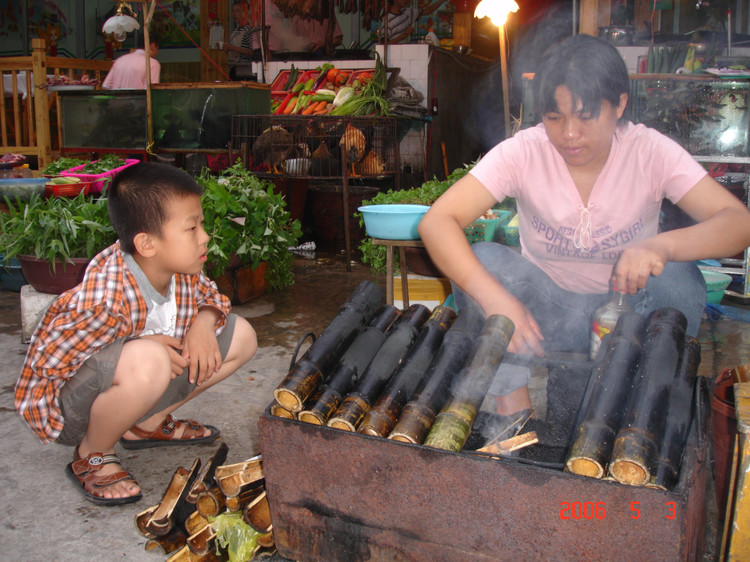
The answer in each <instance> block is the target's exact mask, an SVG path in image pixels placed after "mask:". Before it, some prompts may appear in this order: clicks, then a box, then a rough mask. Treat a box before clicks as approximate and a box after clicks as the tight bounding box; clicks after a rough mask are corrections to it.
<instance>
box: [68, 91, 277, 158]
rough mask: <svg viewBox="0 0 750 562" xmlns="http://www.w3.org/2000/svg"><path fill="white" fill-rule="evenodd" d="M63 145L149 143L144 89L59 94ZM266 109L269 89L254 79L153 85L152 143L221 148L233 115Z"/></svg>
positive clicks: (160, 146)
mask: <svg viewBox="0 0 750 562" xmlns="http://www.w3.org/2000/svg"><path fill="white" fill-rule="evenodd" d="M60 100H61V110H60V113H61V123H62V143H61V144H62V147H63V148H65V149H71V148H82V149H93V148H95V149H133V150H143V149H144V148H145V147H146V145H147V144H148V127H147V122H146V113H147V111H146V91H145V90H110V91H107V90H90V91H82V92H66V93H65V94H63V95H61V97H60ZM270 112H271V90H270V86H269V85H267V84H258V83H255V82H215V83H214V82H210V83H174V84H171V83H170V84H154V85H153V86H152V89H151V122H152V131H153V132H152V134H153V140H154V146H155V148H156V149H161V150H165V151H169V150H201V149H205V150H217V149H218V150H221V149H226V148H227V145H228V143H229V141H230V137H231V128H232V116H233V115H249V114H261V115H268V114H269V113H270Z"/></svg>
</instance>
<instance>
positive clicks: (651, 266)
mask: <svg viewBox="0 0 750 562" xmlns="http://www.w3.org/2000/svg"><path fill="white" fill-rule="evenodd" d="M677 205H678V206H679V207H680V208H681V209H682V210H683V211H685V212H686V213H687V214H689V215H690V216H691V217H692V218H694V219H695V220H696V221H698V223H697V224H695V225H692V226H688V227H685V228H679V229H676V230H670V231H667V232H662V233H660V234H658V235H656V236H654V237H653V238H650V239H648V240H644V241H643V242H641V243H640V244H636V245H635V246H632V247H631V248H628V249H627V250H625V251H624V252H623V253H622V256H620V259H619V260H618V262H617V265H616V266H615V270H614V273H613V277H614V281H615V286H616V287H617V288H618V290H620V291H627V292H630V293H631V294H635V293H636V292H637V291H638V289H642V288H643V287H645V286H646V282H647V281H648V278H649V276H651V275H660V274H661V273H662V271H663V270H664V264H666V263H667V262H668V261H693V260H699V259H706V258H722V257H726V256H732V255H734V254H736V253H738V252H741V251H742V250H744V249H745V248H746V247H748V246H750V211H748V209H747V207H746V206H745V205H744V204H743V203H742V202H741V201H740V200H739V199H737V198H736V197H735V196H734V195H732V194H731V193H730V192H729V191H727V190H726V189H725V188H724V187H723V186H722V185H721V184H719V183H718V182H717V181H716V180H714V179H713V178H711V177H710V176H705V177H704V178H703V179H702V180H701V181H699V182H698V183H697V184H695V186H694V187H693V188H692V189H691V190H690V191H688V192H687V194H686V195H685V196H684V197H683V198H682V199H680V201H679V202H678V203H677Z"/></svg>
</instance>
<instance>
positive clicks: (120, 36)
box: [102, 2, 141, 42]
mask: <svg viewBox="0 0 750 562" xmlns="http://www.w3.org/2000/svg"><path fill="white" fill-rule="evenodd" d="M140 28H141V26H140V25H139V24H138V21H137V20H136V19H135V14H134V13H133V10H132V9H131V7H130V5H129V4H128V3H127V2H118V5H117V12H115V15H114V16H112V17H111V18H109V19H108V20H107V21H105V22H104V25H103V26H102V33H104V34H105V35H112V37H113V38H114V39H115V40H116V41H120V42H122V41H123V40H124V39H125V37H126V36H127V34H128V33H130V32H131V31H135V30H136V29H140Z"/></svg>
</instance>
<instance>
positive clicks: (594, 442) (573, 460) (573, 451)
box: [565, 312, 647, 478]
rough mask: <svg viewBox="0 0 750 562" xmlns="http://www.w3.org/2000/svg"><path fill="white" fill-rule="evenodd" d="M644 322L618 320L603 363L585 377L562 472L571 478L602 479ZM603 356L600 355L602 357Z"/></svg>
mask: <svg viewBox="0 0 750 562" xmlns="http://www.w3.org/2000/svg"><path fill="white" fill-rule="evenodd" d="M646 324H647V322H646V319H645V318H644V317H643V316H641V315H640V314H637V313H635V312H625V313H623V314H622V316H620V318H619V320H618V321H617V324H616V325H615V328H614V330H612V333H611V334H610V335H609V337H607V338H606V339H605V344H606V348H604V349H602V350H601V351H600V354H602V355H603V359H602V360H601V361H600V362H598V363H597V364H596V366H595V371H594V372H593V373H592V375H591V376H590V377H589V382H588V385H587V388H586V392H585V395H584V399H583V401H582V404H581V408H580V414H579V416H580V420H581V421H579V423H578V425H577V426H576V431H575V434H574V435H575V437H574V439H573V444H572V445H571V447H570V452H569V453H568V458H567V460H566V462H565V468H566V470H568V471H569V472H572V473H574V474H580V475H583V476H589V477H592V478H602V477H603V476H604V471H605V469H606V467H607V463H608V462H609V457H610V455H611V454H612V446H613V445H614V442H615V436H616V435H617V431H618V429H619V428H620V422H621V421H622V415H623V411H624V408H623V405H624V404H625V402H626V401H627V397H628V394H629V392H630V388H631V385H632V381H633V377H634V376H635V372H636V370H637V368H638V360H639V359H640V356H641V348H642V346H643V338H644V336H645V334H646ZM602 352H603V353H602Z"/></svg>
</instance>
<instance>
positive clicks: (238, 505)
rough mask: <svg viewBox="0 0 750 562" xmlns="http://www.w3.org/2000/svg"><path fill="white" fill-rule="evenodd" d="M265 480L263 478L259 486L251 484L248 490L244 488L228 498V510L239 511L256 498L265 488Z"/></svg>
mask: <svg viewBox="0 0 750 562" xmlns="http://www.w3.org/2000/svg"><path fill="white" fill-rule="evenodd" d="M264 484H265V482H264V481H263V480H261V481H260V482H258V485H257V486H251V487H250V488H248V489H247V490H242V492H240V493H239V494H238V495H236V496H233V497H231V498H227V504H226V507H227V511H231V512H237V511H240V510H241V509H243V508H244V507H245V506H246V505H247V504H249V503H250V502H252V501H253V500H255V498H257V497H258V496H259V495H260V494H262V493H263V491H264V490H265V488H264Z"/></svg>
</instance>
